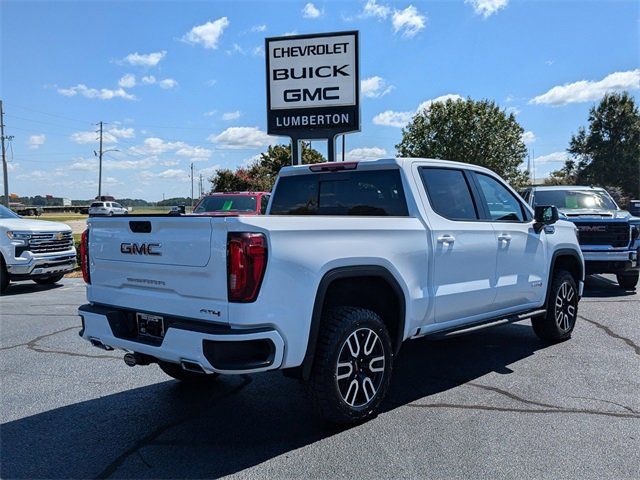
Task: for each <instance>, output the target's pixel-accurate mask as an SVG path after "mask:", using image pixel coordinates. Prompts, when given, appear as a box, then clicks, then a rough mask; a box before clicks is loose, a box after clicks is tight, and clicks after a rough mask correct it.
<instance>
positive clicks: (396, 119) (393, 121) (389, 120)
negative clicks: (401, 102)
mask: <svg viewBox="0 0 640 480" xmlns="http://www.w3.org/2000/svg"><path fill="white" fill-rule="evenodd" d="M414 115H415V112H394V111H393V110H386V111H384V112H381V113H379V114H377V115H376V116H375V117H373V123H375V124H376V125H383V126H385V127H404V126H405V125H406V124H407V123H409V122H410V121H411V119H412V118H413V116H414Z"/></svg>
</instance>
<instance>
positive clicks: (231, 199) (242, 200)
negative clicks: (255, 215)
mask: <svg viewBox="0 0 640 480" xmlns="http://www.w3.org/2000/svg"><path fill="white" fill-rule="evenodd" d="M256 199H257V197H254V196H251V195H214V196H211V197H205V198H203V199H202V201H201V202H200V203H199V204H198V206H197V207H196V209H195V210H194V213H206V212H255V211H256V205H257V203H256Z"/></svg>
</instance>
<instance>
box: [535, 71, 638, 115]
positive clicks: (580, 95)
mask: <svg viewBox="0 0 640 480" xmlns="http://www.w3.org/2000/svg"><path fill="white" fill-rule="evenodd" d="M638 88H640V69H636V70H629V71H626V72H614V73H611V74H609V75H607V76H606V77H604V78H603V79H602V80H598V81H592V80H581V81H579V82H573V83H566V84H564V85H559V86H556V87H553V88H552V89H551V90H549V91H548V92H546V93H544V94H542V95H538V96H537V97H534V98H533V99H531V100H529V103H533V104H538V105H539V104H548V105H554V106H559V105H566V104H568V103H579V102H592V101H595V100H599V99H601V98H602V97H604V95H605V94H607V93H611V92H615V91H619V90H637V89H638Z"/></svg>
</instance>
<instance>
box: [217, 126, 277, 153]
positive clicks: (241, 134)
mask: <svg viewBox="0 0 640 480" xmlns="http://www.w3.org/2000/svg"><path fill="white" fill-rule="evenodd" d="M209 140H211V141H212V142H214V143H217V144H218V146H219V147H220V148H233V149H241V148H262V147H265V146H267V145H272V144H273V143H275V141H276V140H275V137H271V136H269V135H267V134H266V133H265V132H263V131H262V130H260V129H259V128H258V127H230V128H227V129H226V130H225V131H224V132H222V133H220V134H219V135H211V136H209Z"/></svg>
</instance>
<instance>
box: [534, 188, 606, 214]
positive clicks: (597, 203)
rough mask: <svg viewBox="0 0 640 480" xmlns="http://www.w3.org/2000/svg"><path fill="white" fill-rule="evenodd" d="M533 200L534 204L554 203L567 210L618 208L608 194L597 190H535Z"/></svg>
mask: <svg viewBox="0 0 640 480" xmlns="http://www.w3.org/2000/svg"><path fill="white" fill-rule="evenodd" d="M533 201H534V202H535V204H536V205H555V206H556V207H558V208H560V209H567V210H573V209H579V208H586V209H604V210H617V209H618V207H617V206H616V204H615V202H614V201H613V200H612V199H611V197H610V196H609V194H608V193H607V192H603V191H599V190H539V191H536V192H535V195H534V197H533Z"/></svg>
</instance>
